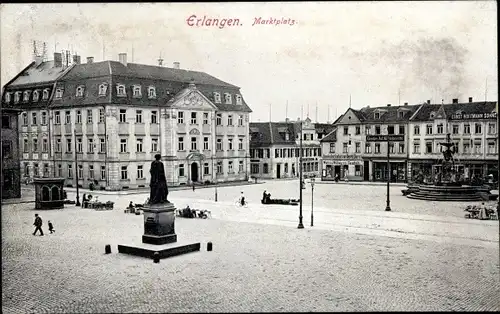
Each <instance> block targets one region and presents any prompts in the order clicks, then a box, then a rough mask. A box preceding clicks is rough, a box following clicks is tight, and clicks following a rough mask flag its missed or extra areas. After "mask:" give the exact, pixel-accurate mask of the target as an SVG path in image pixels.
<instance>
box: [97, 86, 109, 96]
mask: <svg viewBox="0 0 500 314" xmlns="http://www.w3.org/2000/svg"><path fill="white" fill-rule="evenodd" d="M107 91H108V84H106V83H102V84H101V85H99V96H106V92H107Z"/></svg>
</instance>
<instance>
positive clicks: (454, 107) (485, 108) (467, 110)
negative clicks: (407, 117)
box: [411, 101, 497, 122]
mask: <svg viewBox="0 0 500 314" xmlns="http://www.w3.org/2000/svg"><path fill="white" fill-rule="evenodd" d="M496 104H497V102H496V101H480V102H467V103H454V104H453V103H452V104H423V105H421V108H420V109H419V110H418V111H417V112H416V114H415V115H414V116H413V117H412V118H411V121H415V122H418V121H421V122H425V121H432V120H433V119H434V117H433V116H432V113H434V114H436V113H438V112H442V111H443V110H444V112H445V114H446V117H448V118H449V117H451V116H452V115H454V114H457V113H462V114H480V113H492V112H493V111H495V110H496Z"/></svg>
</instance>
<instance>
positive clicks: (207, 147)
mask: <svg viewBox="0 0 500 314" xmlns="http://www.w3.org/2000/svg"><path fill="white" fill-rule="evenodd" d="M203 149H204V150H208V149H209V146H208V137H204V138H203Z"/></svg>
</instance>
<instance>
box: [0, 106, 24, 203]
mask: <svg viewBox="0 0 500 314" xmlns="http://www.w3.org/2000/svg"><path fill="white" fill-rule="evenodd" d="M18 116H19V110H16V109H12V108H2V125H1V126H0V127H1V129H2V156H1V158H2V170H1V173H2V181H1V182H2V199H4V198H19V197H21V169H20V167H19V146H18V143H19V129H18V125H17V124H18Z"/></svg>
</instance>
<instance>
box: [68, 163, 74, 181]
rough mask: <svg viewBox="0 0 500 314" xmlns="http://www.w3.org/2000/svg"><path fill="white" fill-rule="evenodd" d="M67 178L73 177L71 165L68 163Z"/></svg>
mask: <svg viewBox="0 0 500 314" xmlns="http://www.w3.org/2000/svg"><path fill="white" fill-rule="evenodd" d="M68 179H73V165H72V164H68Z"/></svg>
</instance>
